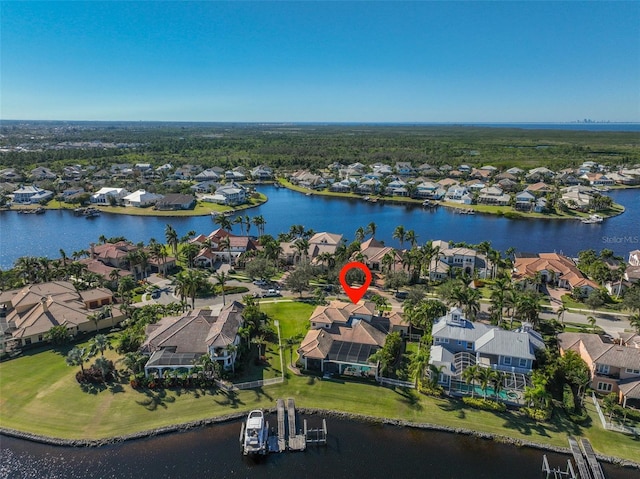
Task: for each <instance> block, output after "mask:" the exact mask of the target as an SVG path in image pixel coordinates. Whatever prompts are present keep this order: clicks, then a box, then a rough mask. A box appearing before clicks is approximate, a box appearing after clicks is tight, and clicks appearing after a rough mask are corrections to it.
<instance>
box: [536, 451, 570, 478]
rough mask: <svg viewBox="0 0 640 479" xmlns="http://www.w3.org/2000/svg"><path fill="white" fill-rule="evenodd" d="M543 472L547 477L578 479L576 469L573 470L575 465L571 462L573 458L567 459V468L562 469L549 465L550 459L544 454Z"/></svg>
mask: <svg viewBox="0 0 640 479" xmlns="http://www.w3.org/2000/svg"><path fill="white" fill-rule="evenodd" d="M542 472H544V473H545V476H544V477H545V478H546V479H578V476H576V473H575V471H574V470H573V465H572V464H571V459H567V469H566V470H562V469H560V468H559V467H558V468H554V469H552V468H551V467H550V466H549V460H548V459H547V455H546V454H545V455H543V456H542Z"/></svg>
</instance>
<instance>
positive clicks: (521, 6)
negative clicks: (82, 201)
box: [0, 1, 640, 123]
mask: <svg viewBox="0 0 640 479" xmlns="http://www.w3.org/2000/svg"><path fill="white" fill-rule="evenodd" d="M0 8H1V12H2V14H1V15H0V27H1V29H0V35H1V36H0V39H1V42H0V54H1V56H0V72H1V76H0V118H2V119H5V120H6V119H16V120H79V121H96V120H97V121H194V122H207V121H211V122H284V123H295V122H311V123H314V122H320V123H322V122H336V123H341V122H342V123H516V122H523V123H528V122H543V123H544V122H561V123H565V122H577V121H585V120H590V121H594V122H640V28H639V27H638V25H640V2H615V1H613V2H580V1H577V2H362V1H360V2H358V1H356V2H312V1H302V2H154V1H150V2H57V1H51V2H13V1H0Z"/></svg>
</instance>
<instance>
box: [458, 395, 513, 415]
mask: <svg viewBox="0 0 640 479" xmlns="http://www.w3.org/2000/svg"><path fill="white" fill-rule="evenodd" d="M462 402H463V403H465V404H466V405H467V406H470V407H472V408H475V409H482V410H483V411H496V412H505V411H506V410H507V406H506V404H504V403H501V402H497V401H492V400H491V399H484V398H470V397H463V398H462Z"/></svg>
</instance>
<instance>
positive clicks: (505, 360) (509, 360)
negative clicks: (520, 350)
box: [502, 356, 511, 366]
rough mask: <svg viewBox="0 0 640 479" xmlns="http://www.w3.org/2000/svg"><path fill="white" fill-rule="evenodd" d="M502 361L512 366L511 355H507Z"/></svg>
mask: <svg viewBox="0 0 640 479" xmlns="http://www.w3.org/2000/svg"><path fill="white" fill-rule="evenodd" d="M502 362H503V363H504V364H505V365H507V366H511V356H505V357H504V358H503V359H502Z"/></svg>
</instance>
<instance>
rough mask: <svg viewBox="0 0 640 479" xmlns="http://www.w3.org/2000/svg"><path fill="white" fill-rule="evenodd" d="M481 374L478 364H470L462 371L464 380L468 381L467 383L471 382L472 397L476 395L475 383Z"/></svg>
mask: <svg viewBox="0 0 640 479" xmlns="http://www.w3.org/2000/svg"><path fill="white" fill-rule="evenodd" d="M479 375H480V367H479V366H476V365H474V366H469V367H468V368H467V369H465V370H464V371H462V379H463V380H464V382H466V383H467V384H471V397H474V396H475V387H474V385H475V382H476V379H478V376H479Z"/></svg>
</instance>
